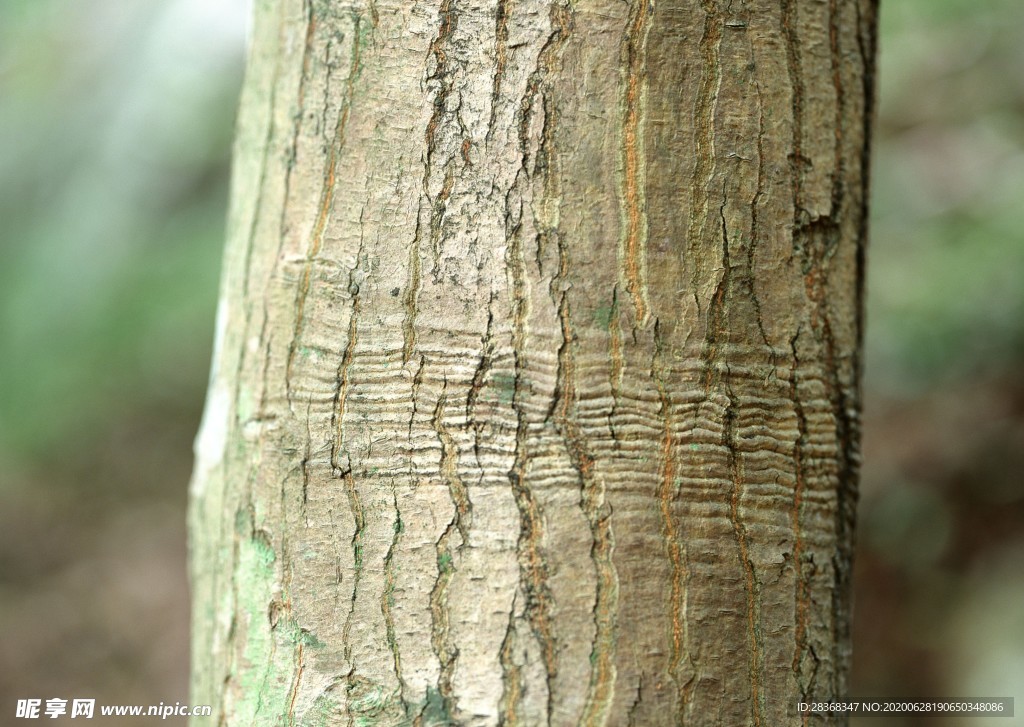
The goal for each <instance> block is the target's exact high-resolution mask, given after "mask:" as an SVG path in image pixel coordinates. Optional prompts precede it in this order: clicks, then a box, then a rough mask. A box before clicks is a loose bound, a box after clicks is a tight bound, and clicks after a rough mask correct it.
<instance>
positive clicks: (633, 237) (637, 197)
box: [621, 0, 654, 326]
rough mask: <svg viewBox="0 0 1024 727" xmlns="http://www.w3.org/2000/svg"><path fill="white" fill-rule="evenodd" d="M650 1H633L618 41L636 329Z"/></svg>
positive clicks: (645, 311)
mask: <svg viewBox="0 0 1024 727" xmlns="http://www.w3.org/2000/svg"><path fill="white" fill-rule="evenodd" d="M653 11H654V3H653V2H652V0H634V2H633V3H632V5H631V7H630V18H629V23H628V25H627V28H626V33H625V35H624V36H623V39H622V56H623V58H624V65H625V83H624V90H623V96H622V165H623V169H624V171H623V177H622V196H623V213H624V214H623V217H624V225H623V233H622V243H621V247H622V253H621V258H622V265H623V268H624V275H623V277H624V279H625V285H626V291H627V292H628V293H629V294H630V296H632V298H633V307H634V310H635V313H636V325H638V326H644V325H646V324H647V320H648V317H649V315H650V304H649V303H648V300H647V210H646V202H645V194H646V193H645V189H644V188H645V178H644V167H645V166H646V158H645V157H646V154H645V152H644V143H643V123H644V95H645V94H644V85H645V83H646V75H647V47H646V46H647V34H648V32H649V31H650V23H651V20H650V16H651V14H652V13H653Z"/></svg>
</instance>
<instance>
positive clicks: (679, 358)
mask: <svg viewBox="0 0 1024 727" xmlns="http://www.w3.org/2000/svg"><path fill="white" fill-rule="evenodd" d="M874 38H875V8H874V0H748V1H747V2H741V1H740V0H736V2H728V3H727V2H724V1H721V0H718V1H716V0H688V1H687V2H679V1H678V0H657V2H653V1H648V2H632V3H627V2H621V1H620V0H554V1H553V2H547V1H546V0H545V1H542V0H489V1H488V2H478V3H468V2H462V1H461V0H430V1H429V2H415V3H410V2H384V1H383V0H377V1H376V2H374V0H349V1H347V2H341V1H327V0H307V2H305V3H303V2H300V1H299V0H257V3H256V8H255V19H254V27H253V30H252V45H251V49H250V58H249V66H248V73H247V77H246V82H245V88H244V91H243V98H242V107H241V115H240V120H239V130H238V140H237V148H236V154H235V172H234V188H233V199H232V211H231V215H230V222H229V240H228V246H227V253H226V261H225V272H224V282H223V292H222V297H221V307H220V310H219V313H218V333H217V352H216V353H215V356H214V364H213V373H212V380H211V388H210V394H209V400H208V403H207V411H206V414H205V415H204V422H203V425H202V429H201V432H200V436H199V438H198V439H197V463H196V469H195V474H194V477H193V482H192V492H191V496H192V499H191V512H190V520H191V564H192V582H193V588H194V599H195V609H194V633H193V682H192V683H193V697H192V698H193V701H195V702H197V703H208V704H212V705H215V713H219V714H220V722H219V723H222V724H227V725H250V724H297V725H314V724H316V725H319V724H353V725H445V724H458V725H495V724H504V725H548V724H550V725H577V724H579V725H609V726H611V727H614V726H616V725H675V724H686V725H712V724H722V725H739V724H753V725H764V726H765V727H773V726H774V725H782V724H798V723H800V722H801V719H802V717H801V715H800V714H799V713H798V712H797V709H796V705H797V703H798V702H801V701H824V700H831V699H839V698H842V697H844V695H845V694H846V680H847V672H848V665H849V658H850V641H849V618H850V588H849V585H850V584H849V579H850V565H851V562H850V561H851V547H852V525H853V519H854V507H855V499H856V480H857V466H858V465H857V463H858V439H859V432H858V429H859V425H858V408H859V377H860V341H861V334H862V314H861V311H862V305H861V298H862V290H863V272H864V244H865V224H866V202H867V187H866V178H867V159H868V128H869V121H870V118H871V105H872V71H873V64H874Z"/></svg>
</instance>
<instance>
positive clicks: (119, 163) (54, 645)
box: [0, 0, 1024, 727]
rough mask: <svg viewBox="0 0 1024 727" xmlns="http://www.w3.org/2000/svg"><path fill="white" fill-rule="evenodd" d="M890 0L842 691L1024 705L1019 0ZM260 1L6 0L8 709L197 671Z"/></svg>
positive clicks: (166, 691)
mask: <svg viewBox="0 0 1024 727" xmlns="http://www.w3.org/2000/svg"><path fill="white" fill-rule="evenodd" d="M882 13H883V17H882V40H881V68H880V80H881V92H880V118H879V122H878V135H877V140H876V145H875V168H874V172H875V174H874V182H873V188H874V206H873V221H872V228H871V238H872V239H871V248H870V253H869V265H870V270H869V280H868V296H869V297H868V335H867V343H866V355H867V367H866V380H865V402H864V406H865V415H864V468H863V484H862V496H861V506H860V516H859V517H860V522H859V532H858V541H859V542H858V545H859V547H858V551H857V563H856V573H855V622H854V641H855V644H854V648H855V652H854V653H855V658H854V673H853V694H854V695H855V696H858V697H864V698H880V699H881V698H899V699H933V698H957V697H992V696H1014V697H1017V698H1018V702H1019V703H1018V706H1017V710H1018V713H1021V714H1024V702H1022V698H1024V690H1022V689H1021V685H1022V684H1024V566H1022V564H1024V485H1022V482H1021V479H1022V478H1021V473H1022V472H1024V377H1022V376H1021V371H1022V369H1024V74H1022V73H1021V72H1020V69H1021V68H1024V3H1020V2H1019V1H1018V0H1000V1H994V2H989V3H984V4H980V3H972V2H967V0H892V1H891V2H884V0H883V4H882ZM245 22H246V21H245V3H244V2H242V1H241V0H208V1H207V2H202V1H201V0H170V1H168V2H165V3H152V4H150V3H137V2H132V1H131V0H96V1H95V2H90V3H75V2H71V0H22V1H20V2H7V3H4V4H3V5H0V260H2V264H0V341H2V342H3V344H2V350H3V353H4V354H5V355H4V356H2V357H0V366H2V369H0V623H3V624H4V627H5V628H4V633H3V636H2V637H0V723H3V724H7V723H11V722H13V721H14V720H13V715H14V705H15V701H16V700H17V699H19V698H26V697H38V698H42V699H46V698H49V697H61V698H65V699H72V698H74V697H93V698H96V699H97V702H98V703H107V704H144V705H149V704H156V703H159V702H161V701H163V702H165V703H174V702H179V701H180V702H187V700H188V692H187V666H188V591H187V583H186V578H185V573H186V571H185V530H184V513H185V503H186V483H187V481H188V477H189V472H190V469H191V442H192V437H193V435H194V432H195V430H196V428H197V425H198V420H199V416H200V412H201V408H202V401H203V396H204V390H205V380H206V372H207V367H208V361H209V355H210V341H211V339H212V328H213V313H214V308H215V300H216V285H217V275H218V271H219V261H220V249H221V245H222V241H223V219H224V210H225V207H226V202H227V190H226V185H227V173H228V166H229V151H230V139H231V134H232V123H233V115H234V110H235V103H236V99H237V90H238V84H239V83H240V79H241V63H242V54H243V29H244V27H245ZM97 720H99V722H98V723H102V721H101V720H100V718H99V717H97ZM976 721H977V720H973V721H971V720H966V719H957V718H945V719H941V720H940V719H928V718H891V719H877V718H876V719H870V720H867V719H865V720H855V721H854V724H858V723H863V724H865V725H874V726H875V727H885V725H910V724H914V725H929V724H942V725H954V724H973V723H974V722H976ZM1022 721H1024V720H1022ZM134 722H137V723H138V724H153V721H152V718H149V719H147V718H142V719H140V720H135V721H133V720H131V719H128V718H119V719H117V720H116V723H117V724H119V725H130V724H133V723H134ZM163 723H164V724H168V725H170V724H183V723H184V720H181V719H177V720H175V719H168V720H166V721H165V722H163ZM1007 723H1008V721H1006V720H1001V721H999V722H998V723H995V722H993V723H988V722H982V723H981V724H993V725H996V724H1007Z"/></svg>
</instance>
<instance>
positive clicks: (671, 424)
mask: <svg viewBox="0 0 1024 727" xmlns="http://www.w3.org/2000/svg"><path fill="white" fill-rule="evenodd" d="M664 355H665V352H664V343H663V341H662V337H661V322H660V320H659V319H657V318H656V319H655V320H654V357H653V358H652V361H651V378H652V379H653V380H654V382H655V385H656V386H657V390H658V408H659V414H660V416H661V420H662V431H661V473H660V477H659V485H658V493H657V497H658V506H659V508H660V511H661V524H662V527H663V528H664V542H665V549H666V551H667V553H668V558H669V562H670V563H671V567H672V583H671V613H670V616H671V623H672V648H671V651H670V655H669V668H668V671H669V674H670V675H671V677H672V680H673V681H674V682H675V686H676V692H677V694H678V695H679V711H680V713H682V712H683V710H685V708H686V702H687V697H688V689H689V687H690V685H691V683H692V678H691V679H686V678H684V673H683V659H684V658H688V657H689V654H688V648H687V624H686V578H687V575H688V573H687V567H686V545H685V543H686V541H685V537H684V533H682V532H681V528H680V527H679V526H678V525H677V524H676V518H675V517H674V515H673V509H674V507H673V506H674V504H675V502H676V497H677V495H678V490H679V483H678V481H677V476H678V475H677V469H678V468H679V463H678V461H677V455H676V437H675V421H674V418H673V416H672V397H671V394H670V393H669V391H668V388H667V386H666V383H665V373H664V366H665V364H664V360H663V359H664Z"/></svg>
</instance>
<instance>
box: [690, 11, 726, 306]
mask: <svg viewBox="0 0 1024 727" xmlns="http://www.w3.org/2000/svg"><path fill="white" fill-rule="evenodd" d="M701 8H702V9H703V10H704V15H705V17H704V30H703V34H702V35H701V39H700V43H699V46H698V47H699V51H700V60H701V80H700V85H699V90H698V92H697V98H696V101H695V107H694V111H693V128H694V137H695V150H694V165H693V174H692V176H691V180H692V181H691V186H692V200H693V201H692V202H691V206H690V219H689V225H688V227H687V233H686V237H687V261H688V263H689V264H690V265H691V266H692V272H691V276H690V284H691V285H690V287H691V290H692V291H693V295H694V298H695V300H696V301H697V306H698V309H699V308H700V306H701V302H700V296H699V295H698V291H700V289H701V284H702V282H703V281H704V280H705V279H706V277H707V273H708V269H709V268H710V266H709V264H708V260H707V259H706V251H705V250H704V249H703V245H704V241H705V237H706V234H705V231H706V229H707V222H708V218H709V217H710V215H711V208H710V203H711V183H712V181H713V180H714V175H715V162H716V159H715V109H716V107H717V101H718V91H719V88H720V86H721V83H722V67H721V58H720V50H721V42H722V19H721V16H720V14H719V10H718V6H717V4H716V3H715V0H701Z"/></svg>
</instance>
